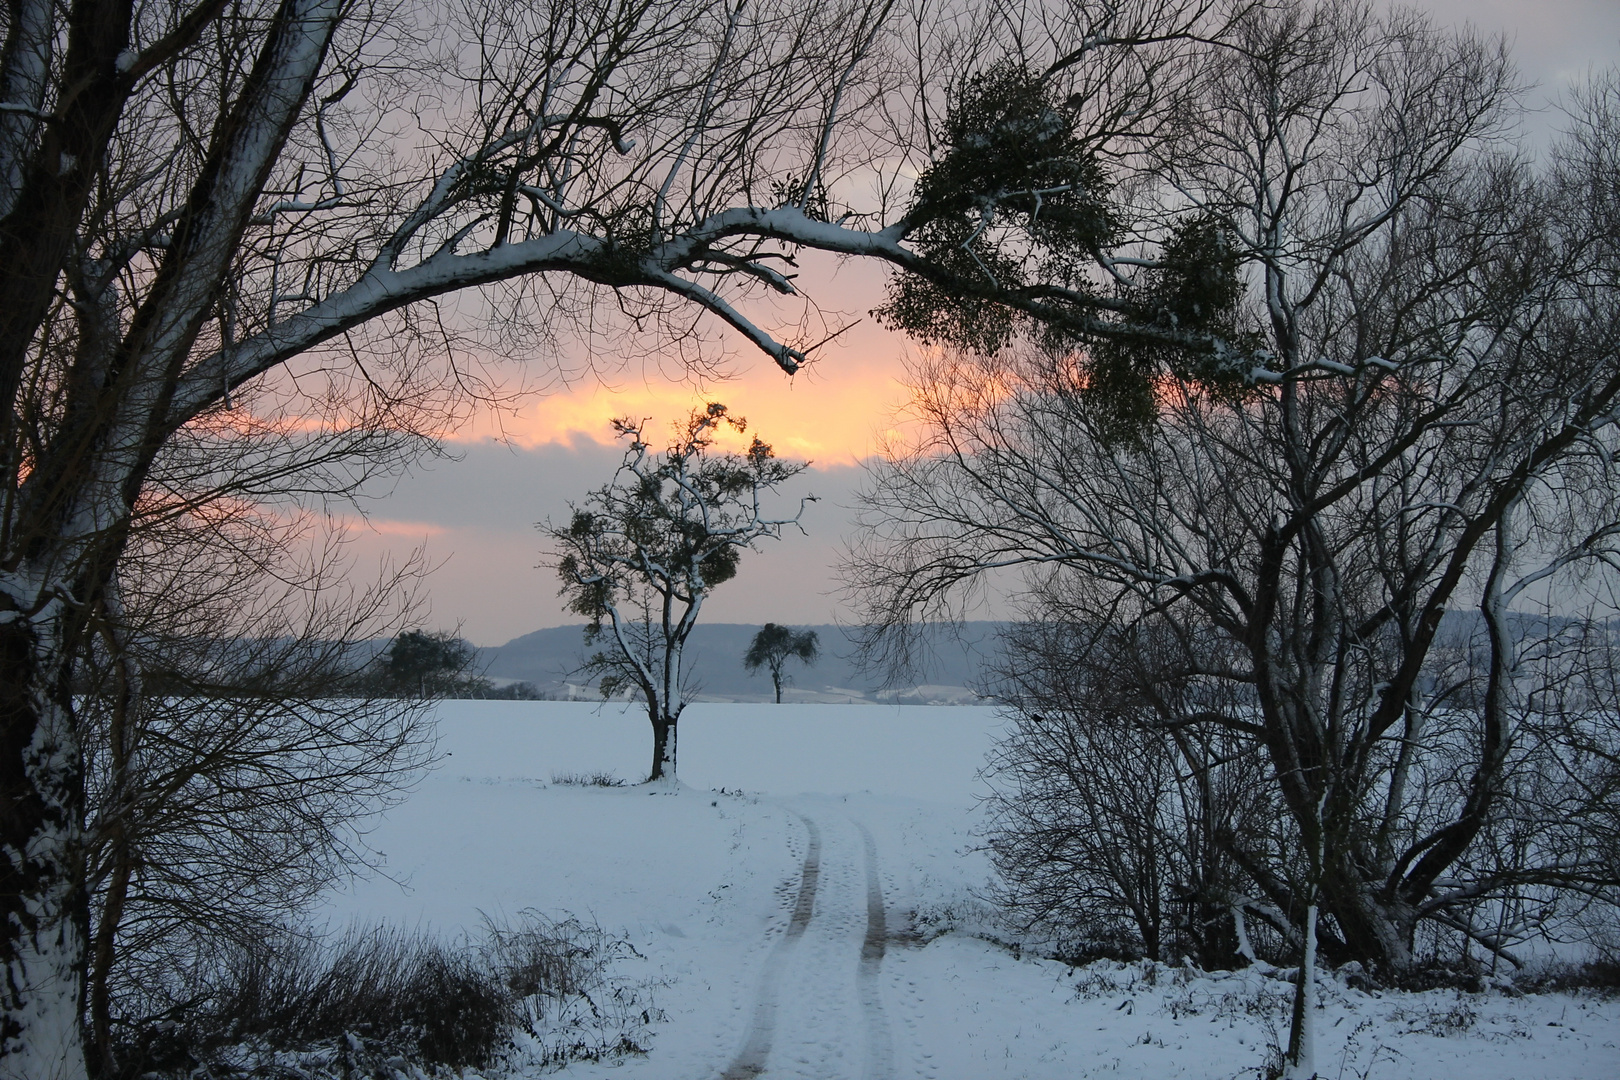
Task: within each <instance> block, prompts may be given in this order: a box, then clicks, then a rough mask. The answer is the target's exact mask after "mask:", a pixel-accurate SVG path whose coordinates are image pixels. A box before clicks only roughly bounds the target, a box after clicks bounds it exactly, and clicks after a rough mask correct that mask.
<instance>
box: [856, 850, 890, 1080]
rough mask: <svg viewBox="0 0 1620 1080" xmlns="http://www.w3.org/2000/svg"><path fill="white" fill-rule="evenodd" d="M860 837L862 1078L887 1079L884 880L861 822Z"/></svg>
mask: <svg viewBox="0 0 1620 1080" xmlns="http://www.w3.org/2000/svg"><path fill="white" fill-rule="evenodd" d="M855 827H856V828H857V829H860V830H861V841H862V842H863V844H864V845H865V848H866V937H865V938H864V939H863V940H862V941H861V964H860V968H859V971H858V972H857V981H858V983H859V985H860V992H861V1013H862V1016H863V1018H864V1020H865V1022H866V1069H865V1080H889V1078H890V1077H892V1076H893V1075H894V1039H893V1037H892V1036H891V1035H890V1033H889V1018H888V1016H887V1015H886V1014H885V1013H884V1011H883V992H882V989H881V987H880V986H879V985H878V968H879V967H880V966H881V965H882V963H883V951H884V948H885V947H886V946H887V944H888V940H889V927H888V920H887V919H886V918H885V916H884V912H883V883H882V881H881V880H880V879H879V877H878V861H877V842H876V841H874V840H873V839H872V832H871V830H870V829H868V828H867V827H866V826H865V825H863V824H862V823H860V822H858V821H857V822H856V823H855Z"/></svg>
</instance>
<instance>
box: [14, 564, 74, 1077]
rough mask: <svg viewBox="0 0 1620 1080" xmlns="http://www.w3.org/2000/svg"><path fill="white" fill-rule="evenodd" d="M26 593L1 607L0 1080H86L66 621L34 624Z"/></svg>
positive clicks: (47, 610) (52, 613)
mask: <svg viewBox="0 0 1620 1080" xmlns="http://www.w3.org/2000/svg"><path fill="white" fill-rule="evenodd" d="M22 591H24V590H17V591H16V592H12V591H10V590H8V593H9V595H0V605H3V608H0V844H3V845H4V849H5V854H6V857H5V858H4V859H0V914H3V917H4V921H5V925H6V933H5V934H4V935H3V936H0V963H3V965H4V968H5V982H4V984H3V985H0V1040H3V1041H0V1080H83V1078H84V1077H85V1075H86V1073H85V1059H84V1047H83V1043H82V1041H81V1036H80V1030H79V1012H80V1007H81V1004H82V1000H81V999H82V995H83V991H84V961H85V939H86V936H87V931H88V926H87V925H86V924H87V919H88V912H89V905H88V902H87V897H86V896H85V891H84V874H83V872H82V871H83V868H82V866H81V865H80V864H79V860H80V857H81V855H82V845H81V835H80V833H81V829H82V826H81V822H82V821H83V814H84V798H85V794H84V775H83V762H82V759H81V754H80V749H79V744H78V737H77V732H76V730H75V728H74V718H73V713H72V707H71V700H72V699H71V696H70V694H69V691H68V687H67V683H66V675H65V671H66V663H65V651H66V650H65V646H64V641H65V640H66V639H67V636H68V635H67V627H66V626H65V625H64V624H65V623H66V622H67V621H68V616H67V614H66V612H65V611H64V610H63V609H64V606H65V605H64V601H63V600H61V599H57V598H53V599H50V600H48V601H46V602H45V603H44V604H43V605H38V610H37V611H34V612H30V611H29V610H28V609H29V607H30V606H33V605H27V604H26V603H18V601H19V600H20V599H22V598H21V597H19V596H18V595H17V592H22ZM26 591H28V592H33V593H35V595H39V594H41V593H44V594H45V595H49V593H47V592H46V591H45V590H43V589H38V590H26ZM19 609H21V610H19Z"/></svg>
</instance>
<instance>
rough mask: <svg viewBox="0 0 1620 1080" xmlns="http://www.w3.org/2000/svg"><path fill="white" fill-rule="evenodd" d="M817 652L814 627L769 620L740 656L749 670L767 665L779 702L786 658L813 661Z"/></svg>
mask: <svg viewBox="0 0 1620 1080" xmlns="http://www.w3.org/2000/svg"><path fill="white" fill-rule="evenodd" d="M818 655H820V652H819V647H818V646H817V643H816V632H815V631H814V630H803V631H794V630H792V629H790V628H788V627H786V626H777V625H776V624H775V623H772V622H768V623H766V624H765V625H764V626H762V627H760V628H759V633H757V634H755V635H754V640H753V641H752V642H751V643H750V644H749V646H748V655H747V656H744V657H743V666H744V667H746V668H747V669H748V670H749V671H758V670H759V669H760V668H761V667H765V668H769V669H770V672H771V685H772V686H774V687H776V703H777V704H778V705H780V704H782V669H783V668H784V667H786V666H787V662H788V660H789V659H793V658H797V659H798V660H800V661H802V662H803V663H805V664H813V663H815V662H816V657H817V656H818Z"/></svg>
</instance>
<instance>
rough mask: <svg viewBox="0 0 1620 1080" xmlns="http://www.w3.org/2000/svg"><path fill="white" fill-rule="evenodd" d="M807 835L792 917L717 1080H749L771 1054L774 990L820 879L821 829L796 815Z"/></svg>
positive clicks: (812, 909) (812, 904) (813, 902)
mask: <svg viewBox="0 0 1620 1080" xmlns="http://www.w3.org/2000/svg"><path fill="white" fill-rule="evenodd" d="M799 819H800V820H801V821H803V822H804V827H805V829H806V830H808V831H809V833H810V842H809V845H808V846H807V847H806V848H805V852H804V866H803V867H802V868H801V869H800V871H799V895H798V897H797V898H796V899H795V900H794V902H793V915H792V917H791V918H790V919H789V920H788V928H787V933H786V934H784V935H782V940H781V941H778V942H777V943H776V947H775V948H773V949H772V950H771V953H770V956H768V957H766V959H765V971H764V973H763V974H762V975H761V976H760V979H759V994H758V996H757V997H756V998H755V999H754V1017H753V1020H752V1021H750V1023H749V1025H748V1038H747V1039H746V1040H744V1042H743V1048H742V1050H741V1051H739V1052H738V1054H737V1056H736V1058H735V1059H733V1060H732V1062H731V1065H730V1066H729V1067H728V1068H727V1069H726V1071H725V1072H723V1073H721V1074H720V1080H752V1078H753V1077H756V1076H758V1075H759V1074H760V1073H762V1072H764V1071H765V1059H766V1058H768V1057H769V1056H770V1053H771V1039H772V1037H773V1036H774V1035H775V1033H776V991H777V985H778V984H779V983H780V982H781V981H782V971H783V969H784V968H785V967H786V966H787V961H788V957H789V956H791V955H792V953H793V949H794V947H795V946H796V945H798V943H799V939H800V938H802V937H804V932H805V930H806V929H808V928H809V926H810V916H811V915H812V914H813V913H814V912H815V909H816V885H817V883H818V882H819V880H820V878H821V830H820V829H818V828H817V827H816V823H815V822H813V821H811V820H810V819H809V818H807V817H805V816H804V815H803V814H800V815H799Z"/></svg>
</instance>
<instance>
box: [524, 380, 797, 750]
mask: <svg viewBox="0 0 1620 1080" xmlns="http://www.w3.org/2000/svg"><path fill="white" fill-rule="evenodd" d="M614 426H615V428H616V429H617V430H618V432H619V435H620V436H621V437H623V438H626V439H628V440H629V446H628V448H627V449H626V450H625V456H624V463H623V464H622V465H620V466H619V471H618V473H617V474H616V475H615V477H614V479H613V480H612V481H611V482H610V483H608V484H607V485H606V486H604V487H603V488H601V489H600V490H598V491H596V492H593V493H592V494H591V496H590V497H589V499H587V500H586V503H585V505H584V506H583V507H577V508H575V510H574V515H573V518H572V519H571V520H570V521H569V523H568V525H567V526H565V527H560V528H558V527H549V526H548V527H547V529H546V532H547V535H548V536H549V537H550V538H551V540H552V542H553V543H554V544H555V545H556V547H555V549H554V552H553V554H554V557H555V560H556V567H557V573H558V576H560V577H561V578H562V581H563V587H562V591H563V593H564V594H565V595H567V596H568V597H569V607H570V608H571V609H572V610H573V611H576V612H578V613H579V614H581V615H584V616H586V617H588V618H589V619H590V620H591V621H590V624H589V625H588V626H587V627H586V629H585V638H586V641H587V643H590V642H594V641H596V640H597V639H599V638H604V637H605V638H607V639H608V640H607V648H606V649H605V650H603V651H600V652H597V653H595V654H593V655H592V656H591V658H590V659H589V660H588V661H587V662H586V669H587V670H588V671H590V672H592V673H594V674H599V675H601V676H602V681H601V689H602V696H603V697H612V696H613V695H614V694H616V693H618V692H619V691H620V690H631V691H632V692H634V693H636V694H638V695H639V696H640V697H641V699H642V701H643V702H644V703H645V704H646V707H647V719H648V720H649V721H650V722H651V723H652V730H653V756H652V770H651V771H650V772H649V774H648V776H647V779H648V780H649V781H652V780H658V779H660V778H662V777H665V776H669V777H673V776H674V775H675V750H676V746H675V741H676V725H677V724H678V723H679V721H680V718H681V712H682V711H683V710H684V709H685V708H686V702H687V696H688V694H689V692H690V690H689V687H688V685H687V674H688V673H687V672H686V670H685V669H684V668H683V667H682V654H683V652H684V650H685V648H686V640H687V638H688V637H690V636H691V633H692V630H693V628H694V627H696V626H697V620H698V615H699V614H700V613H701V612H702V610H703V602H704V601H705V600H707V599H708V596H709V593H710V592H711V591H713V590H714V588H715V587H716V586H718V585H721V584H723V583H725V582H727V581H729V580H731V579H732V578H733V577H735V576H736V574H737V564H738V562H739V561H740V560H741V558H742V553H743V551H744V550H745V549H748V548H752V547H753V546H754V545H755V544H756V543H758V542H759V541H760V540H762V539H766V538H768V537H779V536H781V534H782V529H783V527H784V526H788V525H792V526H799V521H800V519H801V518H802V517H803V516H804V508H805V504H807V503H809V502H811V501H813V500H814V498H815V496H813V495H812V496H806V497H805V498H803V499H801V500H799V506H798V511H797V512H796V513H795V514H794V515H793V516H792V517H781V518H777V517H770V516H767V514H766V511H765V509H764V507H763V506H762V505H761V498H762V497H763V496H766V495H768V494H771V493H773V492H775V491H776V490H777V489H778V488H779V487H780V486H781V485H782V484H783V483H785V482H786V481H788V480H789V479H791V478H793V477H795V476H797V475H798V474H799V473H801V472H803V471H804V470H805V468H806V467H807V466H805V465H803V464H798V463H793V462H786V461H780V460H778V459H777V457H776V455H775V454H774V452H773V451H772V450H771V448H770V446H769V445H767V444H766V443H763V442H761V441H760V439H759V436H757V435H756V436H754V439H753V443H752V444H751V445H750V446H749V448H748V450H747V452H746V453H743V454H717V453H713V452H712V447H713V445H714V436H715V433H716V431H718V430H719V429H720V428H721V427H722V426H728V427H731V428H732V429H734V430H736V431H738V432H742V431H744V430H745V428H746V426H747V425H746V423H745V422H744V421H743V420H742V419H740V418H738V417H733V416H731V415H730V414H729V413H728V412H727V411H726V407H725V406H724V405H718V404H711V405H709V406H708V407H707V408H705V409H701V410H698V411H695V412H693V413H692V415H691V416H690V417H689V418H688V419H687V421H686V423H684V424H682V425H679V426H678V427H677V428H676V431H675V440H674V442H672V443H671V444H670V447H669V449H668V450H667V451H665V452H664V453H662V454H659V453H657V452H654V451H652V448H651V447H650V446H649V445H648V443H647V442H646V441H645V440H644V439H643V437H642V432H643V427H644V425H643V423H640V422H635V421H630V420H618V421H615V422H614Z"/></svg>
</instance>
